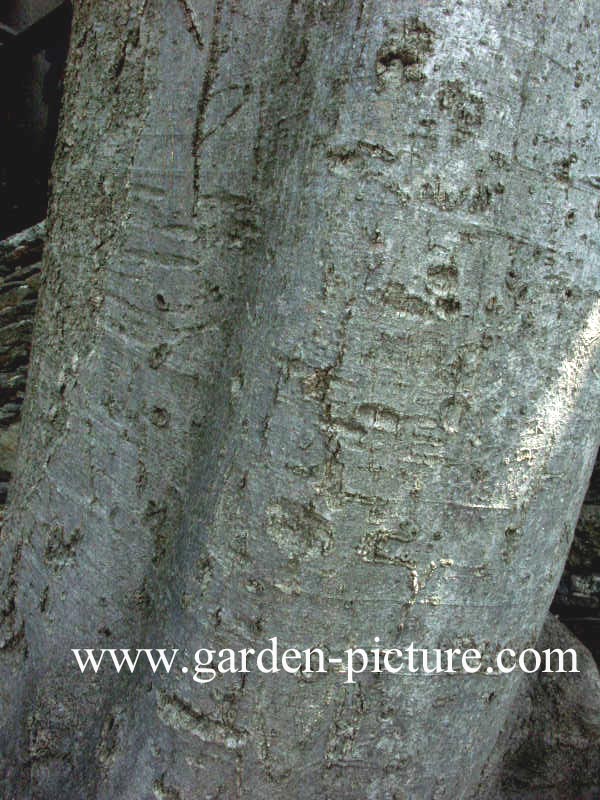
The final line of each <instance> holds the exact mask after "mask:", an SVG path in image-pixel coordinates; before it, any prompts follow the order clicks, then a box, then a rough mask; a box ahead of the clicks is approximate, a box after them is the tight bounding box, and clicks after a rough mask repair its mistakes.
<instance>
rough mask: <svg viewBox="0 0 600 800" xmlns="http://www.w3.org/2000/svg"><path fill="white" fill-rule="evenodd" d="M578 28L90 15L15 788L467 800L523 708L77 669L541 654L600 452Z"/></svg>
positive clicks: (592, 11)
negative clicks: (265, 647)
mask: <svg viewBox="0 0 600 800" xmlns="http://www.w3.org/2000/svg"><path fill="white" fill-rule="evenodd" d="M599 23H600V19H599V10H598V6H597V4H596V3H594V2H591V0H590V2H581V3H577V4H568V5H567V4H564V3H559V2H522V3H521V2H511V3H508V2H507V3H501V2H498V3H496V2H472V3H469V4H465V5H463V4H462V3H459V2H449V3H447V4H439V5H438V4H431V6H429V5H427V6H426V7H423V4H422V3H417V2H408V1H405V0H402V2H369V1H368V0H354V1H353V0H347V2H344V1H343V0H326V1H323V0H322V1H321V2H316V0H315V1H314V2H312V0H305V1H304V2H302V0H299V1H297V2H291V3H290V4H289V5H288V4H283V3H282V4H279V3H275V2H273V0H256V2H253V3H252V4H247V5H246V4H238V3H236V2H234V0H216V2H214V3H204V2H195V3H194V2H192V0H181V1H180V2H175V0H162V2H161V0H141V1H140V2H135V3H131V4H129V3H126V2H117V3H115V2H108V0H100V1H99V2H93V3H91V2H81V3H79V4H78V5H77V7H76V10H75V18H74V29H73V37H72V47H71V54H70V61H69V69H68V74H67V79H66V89H65V94H66V99H65V109H64V119H63V124H62V131H61V136H60V142H59V151H58V156H57V161H56V164H55V174H54V182H55V193H54V199H53V205H52V209H51V216H50V230H49V244H48V247H47V250H46V254H45V260H44V276H43V286H42V291H41V299H40V307H39V311H38V317H37V322H36V330H35V335H34V350H33V356H32V364H31V372H30V376H31V377H30V388H29V390H28V395H27V398H26V405H25V413H24V420H23V432H22V441H21V446H20V453H19V463H18V468H17V475H16V479H15V483H14V487H13V491H12V499H11V504H10V508H9V512H8V518H7V520H6V522H5V525H4V530H3V534H2V551H1V575H2V580H3V586H2V607H1V608H0V626H1V627H0V631H1V637H0V647H1V651H0V720H1V722H0V725H1V732H0V752H1V753H2V762H0V768H1V769H0V775H2V778H1V779H0V780H1V781H2V783H1V784H0V786H2V791H3V796H6V797H15V798H29V797H31V798H55V797H56V798H58V797H65V796H66V797H69V798H81V799H82V800H83V798H85V800H89V798H107V800H108V798H111V799H112V798H120V799H122V800H125V798H127V800H139V798H152V797H155V798H179V799H180V800H183V799H185V800H188V799H189V800H192V798H193V799H194V800H195V799H196V798H206V800H208V798H236V797H239V798H241V797H248V798H250V797H259V796H264V797H269V798H284V797H298V798H299V797H302V798H306V799H307V800H312V799H313V798H314V800H317V798H319V800H320V798H324V797H325V798H333V797H345V798H348V800H353V798H356V800H358V799H359V798H360V800H364V798H373V800H375V799H376V798H377V800H379V798H395V799H396V800H398V799H399V798H409V799H410V800H413V799H414V798H417V799H419V798H431V799H432V800H442V799H443V798H457V797H464V796H467V795H468V793H469V792H471V791H472V790H473V788H474V787H475V786H477V783H478V781H479V777H480V773H481V770H482V768H483V765H484V763H485V762H486V759H487V758H488V756H489V753H490V750H491V749H492V747H493V746H494V743H495V740H496V736H497V734H498V732H499V731H500V729H501V727H502V724H503V722H504V719H505V717H506V715H507V713H508V712H509V709H510V703H511V700H512V698H513V696H514V693H515V691H516V689H517V681H516V680H515V679H509V678H504V677H503V678H495V677H491V676H488V675H484V674H482V675H475V676H472V675H471V676H464V675H461V674H458V675H444V676H436V677H431V676H422V677H419V676H414V675H406V676H403V675H397V676H393V675H387V676H385V675H380V676H377V675H371V676H364V677H362V678H361V679H360V680H359V682H358V683H357V684H356V685H354V686H346V685H344V684H343V678H342V676H340V675H338V674H335V673H330V674H328V675H325V676H316V677H314V676H313V677H310V676H301V677H300V678H299V677H293V676H289V675H287V676H286V675H281V674H280V675H277V676H262V675H259V674H257V673H256V672H254V673H251V674H249V675H247V676H245V678H244V676H240V679H239V680H233V679H225V678H222V679H219V680H218V681H215V682H214V683H212V684H210V685H208V687H206V686H205V687H199V685H198V684H194V683H193V682H192V681H191V680H190V677H189V675H187V676H186V675H183V674H181V673H177V674H172V675H171V676H168V677H167V676H163V677H162V678H158V677H155V678H152V679H150V677H149V676H148V675H145V674H141V673H140V674H136V675H135V676H133V677H132V678H130V679H128V680H126V679H124V678H119V679H117V678H116V677H115V676H114V674H112V675H111V674H109V673H102V674H100V673H99V674H98V676H97V677H95V678H94V679H92V678H91V676H90V675H89V674H86V675H81V674H79V673H78V671H77V669H76V667H75V665H74V663H73V661H72V658H71V653H70V648H71V647H97V646H101V645H102V644H105V645H106V646H112V647H126V646H133V647H136V646H150V647H157V646H164V647H168V646H176V647H181V648H187V649H188V650H189V651H190V652H192V653H193V651H194V650H195V649H196V648H197V647H200V646H208V647H215V648H217V649H218V648H220V647H225V646H229V647H234V648H239V647H240V646H244V645H249V646H253V645H256V644H259V646H260V644H261V643H263V642H264V641H266V639H267V638H268V637H271V636H278V637H279V639H280V642H281V646H282V647H286V646H298V647H308V646H314V645H321V646H325V647H327V648H329V650H330V651H331V653H332V654H335V653H336V652H338V651H341V650H343V649H344V648H345V647H348V646H353V645H362V646H367V647H368V646H370V645H371V644H372V642H373V637H374V636H379V637H381V641H382V642H383V643H385V645H386V646H395V645H397V646H402V645H406V644H407V643H409V642H410V641H414V642H415V643H416V645H417V646H424V647H462V648H463V649H464V648H466V647H468V646H476V647H479V648H480V649H482V650H489V651H490V652H493V651H494V650H495V649H496V648H498V647H502V646H505V645H506V646H511V647H513V648H514V649H519V648H522V647H525V646H528V645H533V644H534V643H535V642H536V640H537V638H538V634H539V631H540V628H541V626H542V623H543V620H544V617H545V614H546V610H547V608H548V606H549V604H550V601H551V599H552V596H553V594H554V591H555V589H556V585H557V582H558V580H559V578H560V574H561V571H562V566H563V563H564V560H565V558H566V555H567V552H568V548H569V544H570V540H571V537H572V533H573V528H574V525H575V522H576V520H577V514H578V511H579V507H580V505H581V502H582V500H583V495H584V493H585V488H586V485H587V482H588V479H589V474H590V472H591V468H592V464H593V459H594V455H595V452H596V450H597V447H598V434H597V427H595V426H594V425H593V422H594V419H595V417H596V415H597V409H598V399H599V398H598V395H599V386H598V378H597V369H598V366H599V365H598V352H597V346H598V341H599V337H600V292H599V289H600V273H599V257H598V219H599V217H600V209H599V205H598V200H599V195H598V189H599V187H600V156H599V155H598V152H597V149H596V142H597V138H598V123H597V120H598V119H600V92H599V90H598V87H597V85H596V75H597V72H598V68H599V67H600V56H599V53H598V43H597V37H596V35H595V31H596V30H597V25H598V24H599Z"/></svg>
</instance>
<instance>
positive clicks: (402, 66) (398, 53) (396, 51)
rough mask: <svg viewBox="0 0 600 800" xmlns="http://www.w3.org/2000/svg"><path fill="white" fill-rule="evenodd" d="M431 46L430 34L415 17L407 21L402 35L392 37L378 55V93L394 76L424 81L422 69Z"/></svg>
mask: <svg viewBox="0 0 600 800" xmlns="http://www.w3.org/2000/svg"><path fill="white" fill-rule="evenodd" d="M433 42H434V33H433V31H432V30H431V29H430V28H428V27H427V25H426V24H425V23H424V22H422V21H421V20H420V19H419V18H418V17H412V18H411V19H408V20H406V21H405V23H404V29H403V31H402V33H399V34H393V35H392V36H391V37H390V38H389V39H387V40H386V41H385V42H384V43H383V44H382V45H381V47H380V48H379V50H378V52H377V62H376V71H377V79H378V89H379V90H381V89H384V88H385V87H386V83H387V80H388V79H389V78H392V77H393V76H394V75H395V76H401V77H402V78H403V79H404V80H406V81H422V80H424V79H425V73H424V72H423V69H422V67H423V65H424V64H425V62H426V61H427V59H428V58H429V56H431V55H432V53H433Z"/></svg>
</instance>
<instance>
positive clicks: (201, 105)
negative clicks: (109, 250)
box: [192, 0, 224, 217]
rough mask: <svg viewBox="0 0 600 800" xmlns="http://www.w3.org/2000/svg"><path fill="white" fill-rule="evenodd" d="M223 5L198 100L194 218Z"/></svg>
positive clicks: (217, 4)
mask: <svg viewBox="0 0 600 800" xmlns="http://www.w3.org/2000/svg"><path fill="white" fill-rule="evenodd" d="M223 5H224V0H216V2H215V10H214V16H213V26H212V34H211V39H210V45H209V50H208V60H207V63H206V71H205V73H204V80H203V81H202V88H201V90H200V97H199V98H198V106H197V109H196V125H195V130H194V140H193V142H192V158H193V160H194V176H193V206H192V217H196V216H197V215H198V209H197V204H198V196H199V194H200V158H199V150H200V147H201V145H202V142H203V140H204V136H203V130H204V121H205V119H206V111H207V108H208V101H209V98H210V92H211V89H212V86H213V84H214V82H215V78H216V76H217V68H218V63H219V28H220V26H221V17H222V14H223Z"/></svg>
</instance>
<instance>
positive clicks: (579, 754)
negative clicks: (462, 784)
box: [473, 614, 600, 800]
mask: <svg viewBox="0 0 600 800" xmlns="http://www.w3.org/2000/svg"><path fill="white" fill-rule="evenodd" d="M537 648H538V650H539V651H543V650H545V649H546V648H550V649H554V648H562V649H563V650H566V649H568V648H573V649H574V650H575V651H576V652H577V662H578V663H577V666H578V669H579V673H570V672H566V673H558V672H556V673H552V674H550V673H549V674H543V673H536V674H535V675H531V676H529V677H524V678H523V681H522V688H521V691H520V692H519V693H518V695H517V697H516V700H515V702H514V704H513V708H512V710H511V712H510V714H509V717H508V719H507V721H506V724H505V728H504V731H503V732H502V734H501V735H500V738H499V740H498V744H497V746H496V748H495V750H494V757H493V759H492V761H491V762H490V764H489V765H488V770H487V774H486V775H485V777H484V781H483V782H482V783H483V785H485V784H486V782H489V784H491V788H488V789H487V791H486V792H483V791H480V792H478V793H477V794H476V797H475V798H473V800H597V798H598V797H600V674H599V673H598V668H597V666H596V664H595V662H594V659H593V658H592V655H591V653H590V652H589V651H588V650H587V649H586V648H585V647H584V646H583V645H582V644H581V642H579V641H578V640H577V639H576V638H575V637H574V636H573V634H572V633H571V631H569V629H568V628H567V627H566V626H565V625H563V624H562V623H561V622H560V621H559V620H558V619H557V618H556V617H554V616H553V615H552V614H549V615H548V619H547V621H546V624H545V626H544V629H543V631H542V634H541V636H540V639H539V641H538V645H537ZM567 668H568V663H567ZM494 773H495V774H496V779H495V781H494V780H491V779H490V775H491V774H494ZM489 784H488V785H489Z"/></svg>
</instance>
